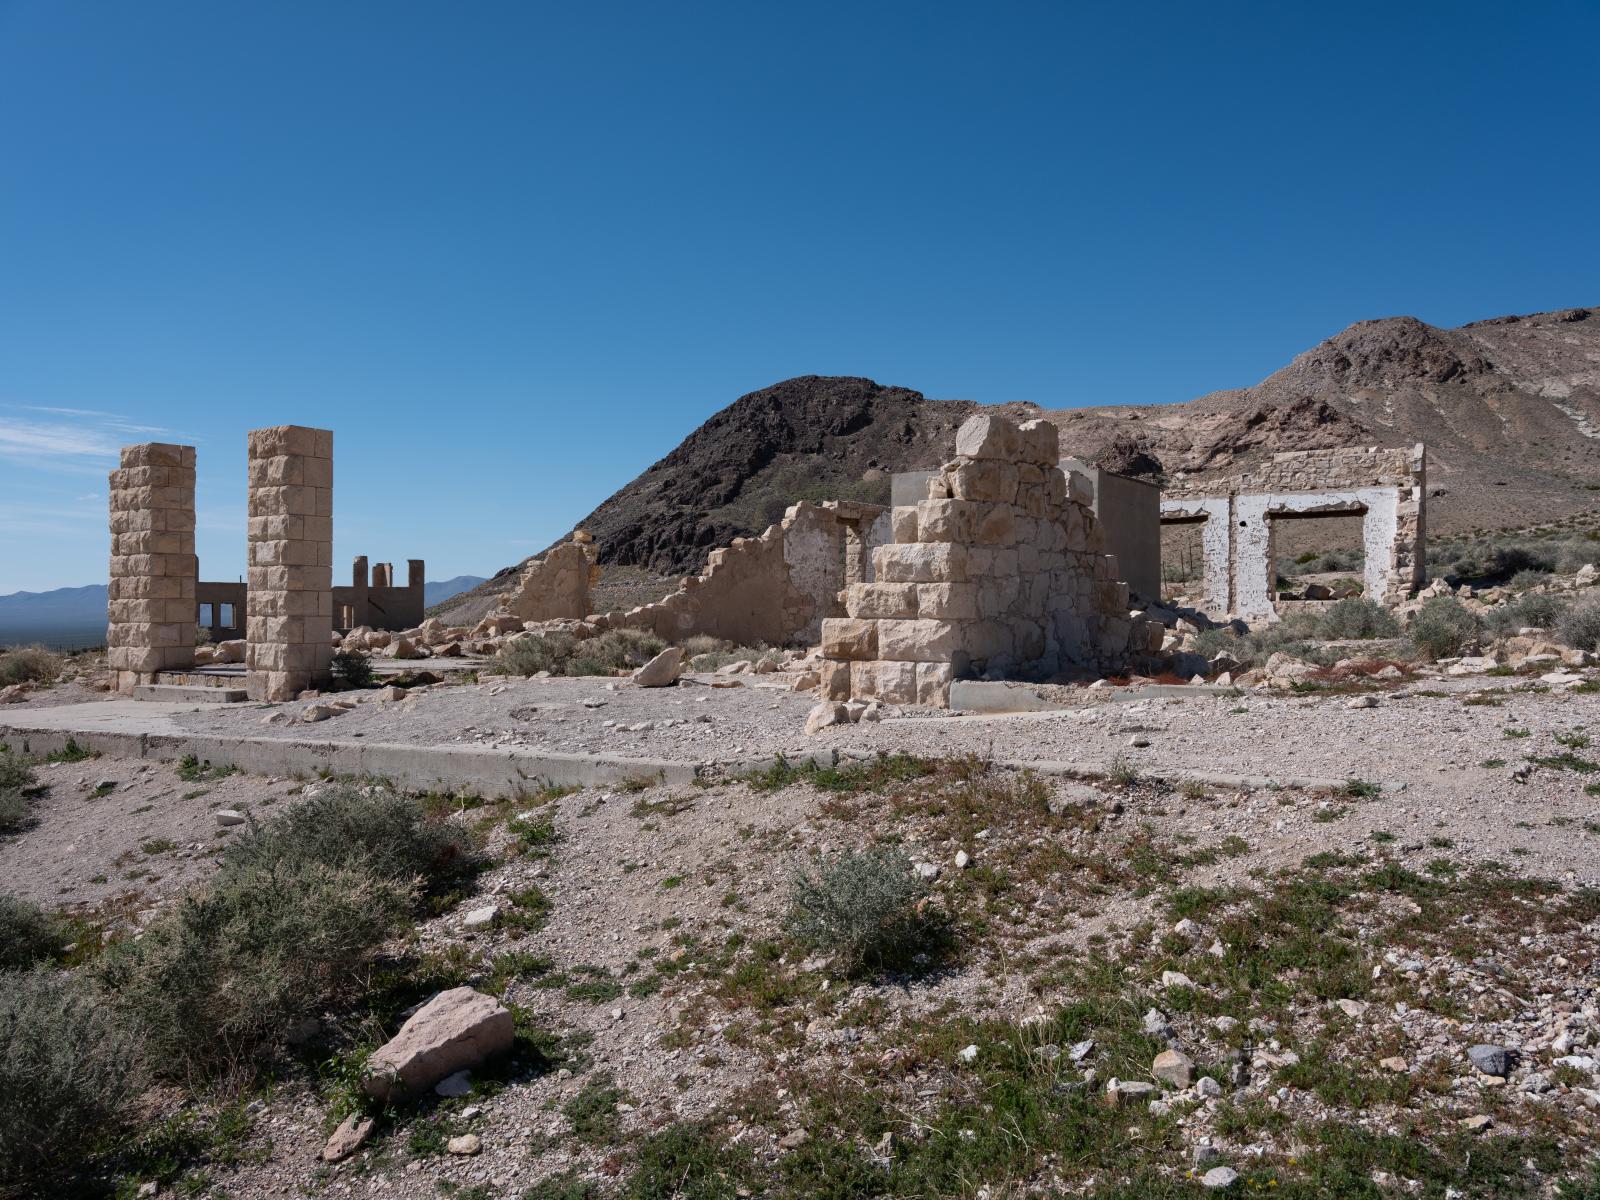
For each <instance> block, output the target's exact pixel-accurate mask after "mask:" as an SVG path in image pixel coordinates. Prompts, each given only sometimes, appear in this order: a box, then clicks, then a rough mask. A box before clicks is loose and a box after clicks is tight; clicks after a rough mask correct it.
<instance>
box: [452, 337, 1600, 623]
mask: <svg viewBox="0 0 1600 1200" xmlns="http://www.w3.org/2000/svg"><path fill="white" fill-rule="evenodd" d="M977 407H978V405H976V404H974V403H973V402H971V401H965V400H929V399H926V398H924V397H923V396H922V395H921V393H919V392H914V391H911V390H909V389H907V388H899V387H884V386H881V385H879V384H877V383H874V382H873V381H872V380H869V379H859V378H853V377H827V376H816V375H808V376H802V377H801V378H798V379H790V380H786V381H784V382H783V383H778V384H774V385H773V386H772V387H768V388H763V389H762V390H760V391H758V392H751V393H750V394H749V395H747V396H742V397H740V398H739V399H738V400H736V401H735V402H734V403H733V404H731V405H729V406H728V407H727V408H724V409H722V410H721V411H720V412H718V413H716V414H714V415H713V416H712V417H711V418H710V419H709V420H707V421H706V423H705V424H704V425H702V426H701V427H700V428H699V429H697V430H695V431H694V433H692V434H690V435H689V437H687V438H686V439H685V440H684V441H683V442H682V444H680V445H679V446H678V447H677V448H676V449H675V450H673V451H672V452H671V453H670V454H668V455H667V456H666V457H665V458H663V459H662V460H661V461H660V462H658V463H656V464H655V465H654V466H652V467H651V468H650V469H649V470H648V471H646V472H645V473H644V474H643V475H641V476H639V478H637V479H635V480H634V481H633V482H632V483H630V484H628V485H627V486H626V487H624V488H622V489H621V490H620V491H618V492H617V493H616V494H615V495H613V496H612V497H611V498H610V499H608V500H607V501H606V502H605V503H604V504H602V505H601V506H600V507H599V508H597V509H595V511H594V512H592V513H590V514H589V515H588V516H586V517H584V518H583V519H582V520H581V521H579V522H577V523H576V526H575V527H579V528H584V529H588V530H589V531H590V532H592V533H593V534H594V535H595V538H596V540H597V541H598V543H599V545H600V557H601V562H602V563H604V564H618V565H621V564H626V565H630V566H633V567H637V568H642V569H645V570H648V571H650V572H652V573H654V574H657V575H660V576H663V577H665V576H672V575H678V574H683V573H686V572H693V571H697V570H699V569H700V567H701V566H703V565H704V563H705V556H706V554H707V552H708V551H710V550H711V549H712V548H714V547H716V546H719V545H724V544H726V543H727V542H728V541H730V540H731V539H732V538H734V537H737V536H740V535H748V534H753V533H757V532H759V531H760V530H761V529H763V528H765V527H766V526H767V525H768V524H770V523H771V522H772V521H775V520H777V519H778V518H779V517H780V516H781V515H782V513H783V509H784V508H785V507H786V506H787V505H789V504H791V503H793V502H794V501H796V500H800V499H825V498H829V497H833V498H841V499H845V498H849V499H862V500H876V501H880V502H881V501H884V500H885V499H886V497H887V495H888V475H889V474H890V473H892V472H894V471H901V470H913V469H918V468H927V467H932V466H936V465H937V464H938V463H939V462H940V461H942V460H943V458H944V457H945V456H946V455H948V454H949V452H950V447H951V444H952V434H953V431H954V429H955V428H956V426H957V425H959V424H960V423H961V421H962V420H964V419H965V418H966V416H967V415H968V414H969V413H971V412H972V411H973V410H974V409H975V408H977ZM1004 407H1005V408H1006V410H1007V411H1012V412H1014V413H1015V414H1016V415H1018V416H1022V417H1028V416H1044V417H1048V418H1050V419H1051V420H1054V421H1056V422H1057V423H1058V424H1059V425H1060V427H1061V432H1062V448H1063V450H1064V451H1065V452H1067V453H1072V454H1076V455H1078V456H1080V457H1085V458H1090V459H1094V460H1097V461H1100V462H1102V463H1103V464H1104V465H1106V466H1107V467H1109V468H1111V469H1113V470H1120V471H1124V472H1129V473H1134V474H1147V475H1165V476H1177V475H1180V474H1181V475H1184V476H1189V477H1192V476H1198V477H1200V478H1206V477H1216V476H1221V475H1224V474H1227V473H1230V472H1233V471H1237V470H1239V469H1240V468H1241V467H1242V466H1243V465H1245V464H1246V463H1248V462H1249V461H1250V460H1251V459H1253V458H1255V457H1259V456H1262V455H1268V454H1271V453H1273V452H1275V451H1279V450H1301V449H1314V448H1320V447H1328V446H1340V445H1352V444H1358V445H1407V444H1409V443H1412V442H1417V441H1421V442H1426V443H1427V445H1428V449H1429V467H1430V479H1429V483H1430V490H1431V491H1432V492H1433V493H1434V495H1433V497H1432V500H1431V505H1432V507H1431V511H1430V525H1431V527H1432V530H1433V531H1434V532H1442V533H1451V532H1464V531H1467V530H1471V529H1480V528H1505V527H1516V526H1520V525H1526V524H1529V523H1532V522H1534V521H1545V520H1553V519H1556V518H1559V517H1562V516H1565V515H1568V514H1571V513H1574V512H1578V511H1583V510H1586V509H1588V508H1591V507H1593V506H1594V504H1595V502H1596V491H1595V490H1594V489H1595V488H1596V487H1600V310H1591V309H1585V308H1577V309H1566V310H1563V311H1560V312H1550V313H1536V314H1533V315H1530V316H1521V317H1499V318H1495V319H1493V320H1488V321H1478V322H1474V323H1473V324H1470V325H1465V326H1462V327H1461V328H1459V329H1441V328H1437V327H1435V326H1432V325H1428V324H1425V323H1424V322H1422V321H1419V320H1417V319H1416V318H1414V317H1390V318H1386V319H1383V320H1377V321H1361V322H1358V323H1356V324H1355V325H1352V326H1350V327H1349V328H1348V329H1346V330H1344V331H1343V332H1341V333H1338V334H1335V335H1334V336H1333V337H1331V338H1329V339H1327V340H1326V341H1324V342H1322V343H1320V344H1318V345H1317V346H1314V347H1312V348H1311V349H1310V350H1307V351H1306V352H1305V353H1303V354H1301V355H1299V356H1298V357H1296V358H1295V359H1294V360H1292V361H1291V362H1290V363H1289V364H1288V365H1287V366H1285V367H1283V368H1282V369H1281V370H1279V371H1276V372H1274V373H1273V374H1272V375H1270V376H1268V377H1267V378H1266V379H1265V380H1263V381H1262V382H1261V383H1259V384H1257V385H1256V386H1254V387H1248V388H1241V389H1234V390H1229V391H1222V392H1213V393H1211V394H1210V395H1206V396H1202V397H1200V398H1199V399H1197V400H1191V401H1189V402H1187V403H1182V404H1170V403H1164V404H1149V405H1135V406H1126V405H1123V406H1115V407H1101V408H1074V409H1051V408H1047V407H1040V406H1037V405H1031V404H1012V405H1007V406H1004ZM514 571H515V567H508V568H506V569H505V571H502V572H501V573H500V574H499V575H498V576H496V577H495V578H494V579H492V580H490V581H489V582H488V583H487V584H485V585H483V587H481V588H479V589H475V591H474V593H470V594H469V595H472V596H473V597H475V599H476V601H477V607H480V608H481V607H486V605H487V602H488V600H489V598H490V597H491V595H492V594H493V593H496V592H499V591H503V590H504V589H505V588H507V587H509V586H510V584H511V582H512V580H513V578H514V575H513V573H514Z"/></svg>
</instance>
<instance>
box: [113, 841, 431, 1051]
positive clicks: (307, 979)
mask: <svg viewBox="0 0 1600 1200" xmlns="http://www.w3.org/2000/svg"><path fill="white" fill-rule="evenodd" d="M413 899H414V889H413V887H411V886H408V885H406V884H402V883H399V882H397V881H395V880H392V879H381V878H378V877H375V876H373V875H371V874H367V873H365V872H363V871H361V870H359V869H352V868H349V867H339V866H333V865H329V864H327V863H322V862H316V861H306V860H299V861H281V862H277V863H273V864H270V865H268V864H256V863H250V864H246V865H242V866H233V867H231V868H225V869H224V870H223V872H222V873H221V874H220V875H219V876H218V878H217V880H216V882H215V883H214V884H213V885H212V887H211V889H210V890H209V891H208V892H206V893H203V894H201V895H198V896H190V897H186V898H185V899H184V900H183V901H181V902H180V903H179V904H178V905H177V907H176V908H174V909H172V910H171V911H169V912H168V913H166V914H165V915H164V916H162V917H160V918H158V919H157V920H156V921H155V922H153V923H152V924H151V925H150V926H149V927H148V928H147V929H146V930H145V931H144V933H143V935H142V936H141V937H140V938H138V939H137V940H128V941H122V942H118V943H116V944H115V945H113V946H112V947H111V948H110V950H108V951H107V953H106V955H105V957H104V958H103V960H102V961H101V963H100V965H99V977H100V980H101V982H102V983H103V984H104V986H105V987H106V988H107V990H108V991H109V993H110V994H111V998H112V1004H113V1006H114V1008H115V1010H116V1011H117V1012H118V1013H119V1014H121V1015H122V1016H123V1017H124V1018H125V1019H126V1021H127V1023H128V1025H129V1026H130V1027H131V1028H133V1029H135V1030H137V1031H138V1033H139V1035H140V1036H141V1037H142V1039H143V1040H144V1042H145V1043H146V1045H147V1046H148V1047H149V1048H150V1050H151V1051H152V1052H153V1054H154V1055H155V1057H156V1059H157V1061H159V1062H160V1063H161V1064H162V1065H163V1067H164V1068H165V1070H166V1071H167V1072H168V1073H170V1074H172V1075H174V1076H177V1077H179V1078H183V1077H187V1076H191V1075H214V1074H222V1073H231V1074H240V1075H244V1076H246V1077H248V1076H250V1075H252V1074H253V1073H254V1072H255V1070H256V1069H257V1068H258V1067H259V1065H260V1064H261V1061H262V1060H263V1059H265V1058H267V1057H269V1056H270V1054H271V1053H272V1051H274V1050H275V1049H276V1048H277V1047H278V1046H279V1045H281V1043H282V1042H283V1040H284V1039H285V1038H286V1036H287V1034H288V1032H289V1031H290V1030H291V1029H293V1028H295V1027H296V1026H297V1025H299V1024H301V1023H302V1022H304V1021H305V1020H307V1019H308V1018H312V1017H316V1016H317V1015H319V1014H320V1013H321V1012H322V1011H323V1009H324V1008H325V1007H326V1006H327V1005H329V1004H332V1003H337V1002H339V1001H342V1000H348V999H350V998H352V997H353V996H354V995H356V994H358V993H359V991H360V989H361V986H362V982H363V978H364V976H363V967H364V966H365V964H366V962H367V960H368V958H369V956H370V955H371V953H372V951H373V950H375V949H376V948H377V947H378V946H379V945H380V944H381V943H382V942H383V941H384V940H385V939H387V938H388V937H390V936H391V935H392V934H394V933H395V932H397V931H398V929H399V928H400V927H401V926H402V925H403V924H404V923H405V921H406V917H407V914H408V913H409V911H410V908H411V904H412V901H413Z"/></svg>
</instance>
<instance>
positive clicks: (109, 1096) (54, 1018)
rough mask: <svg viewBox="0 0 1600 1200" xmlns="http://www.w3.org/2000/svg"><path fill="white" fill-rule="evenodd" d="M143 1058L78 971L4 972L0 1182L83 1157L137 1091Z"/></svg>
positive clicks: (16, 1181)
mask: <svg viewBox="0 0 1600 1200" xmlns="http://www.w3.org/2000/svg"><path fill="white" fill-rule="evenodd" d="M142 1061H143V1060H142V1058H141V1055H140V1050H139V1046H138V1045H137V1043H136V1042H135V1040H134V1039H133V1037H132V1036H131V1035H130V1034H129V1033H128V1032H127V1031H126V1030H125V1029H124V1028H122V1027H121V1026H120V1025H119V1024H118V1023H117V1022H116V1020H115V1019H114V1016H113V1013H112V1011H111V1010H110V1009H108V1008H107V1007H106V1006H104V1005H103V1004H101V1003H100V1002H99V1001H98V999H97V998H96V997H95V996H94V995H93V994H92V993H91V992H90V991H89V990H88V989H86V988H85V987H84V986H82V984H81V983H80V982H79V981H77V980H75V979H74V978H73V977H71V976H70V975H66V974H64V973H62V972H56V971H16V972H5V973H0V1189H4V1188H7V1187H11V1186H14V1185H20V1184H25V1183H29V1182H30V1181H34V1182H37V1181H39V1180H40V1179H42V1178H43V1177H44V1176H46V1175H47V1174H49V1173H50V1172H53V1171H58V1170H65V1169H70V1168H72V1167H75V1166H77V1165H78V1164H79V1163H80V1162H81V1161H82V1159H83V1157H84V1156H85V1154H86V1152H87V1151H88V1150H90V1149H91V1148H93V1147H94V1146H95V1144H96V1143H97V1142H99V1141H100V1140H101V1139H102V1138H103V1137H104V1136H105V1134H106V1131H107V1130H108V1129H109V1128H111V1127H112V1126H113V1125H114V1124H115V1122H116V1121H117V1119H118V1117H119V1115H120V1114H121V1113H122V1112H123V1110H124V1109H125V1107H126V1106H127V1104H128V1103H129V1102H130V1101H131V1100H132V1099H133V1097H134V1096H136V1095H137V1094H138V1092H139V1090H140V1087H141V1084H142V1080H143V1071H142V1067H141V1063H142ZM30 1194H37V1195H48V1194H53V1193H51V1192H50V1191H49V1190H48V1189H45V1188H44V1187H42V1186H41V1187H40V1188H39V1190H38V1191H36V1192H31V1193H30Z"/></svg>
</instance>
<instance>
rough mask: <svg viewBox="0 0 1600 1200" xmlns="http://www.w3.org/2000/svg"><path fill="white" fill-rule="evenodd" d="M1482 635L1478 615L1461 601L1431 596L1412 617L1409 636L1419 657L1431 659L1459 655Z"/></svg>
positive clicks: (1450, 597)
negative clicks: (1420, 655)
mask: <svg viewBox="0 0 1600 1200" xmlns="http://www.w3.org/2000/svg"><path fill="white" fill-rule="evenodd" d="M1480 632H1481V624H1480V622H1479V620H1478V616H1477V614H1476V613H1474V612H1473V611H1472V610H1471V609H1469V608H1467V607H1466V606H1465V605H1464V604H1462V603H1461V601H1459V600H1457V599H1456V598H1455V597H1454V596H1430V597H1429V598H1428V599H1427V600H1425V601H1423V603H1422V607H1421V608H1420V609H1419V610H1418V611H1417V614H1416V616H1414V617H1412V618H1411V628H1410V629H1408V630H1407V631H1406V635H1407V637H1409V638H1410V640H1411V644H1412V645H1413V646H1415V647H1416V648H1417V651H1418V652H1419V653H1420V654H1422V655H1423V656H1424V657H1425V658H1427V659H1429V660H1432V659H1439V658H1448V657H1450V656H1451V655H1454V654H1460V653H1461V651H1462V650H1463V649H1465V648H1466V646H1467V645H1468V644H1469V643H1470V642H1472V641H1474V640H1476V639H1477V637H1478V635H1479V633H1480Z"/></svg>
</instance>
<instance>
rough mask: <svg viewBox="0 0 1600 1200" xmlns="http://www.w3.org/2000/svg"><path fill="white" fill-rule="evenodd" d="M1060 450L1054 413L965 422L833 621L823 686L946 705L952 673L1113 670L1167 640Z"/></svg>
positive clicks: (1038, 674) (828, 690)
mask: <svg viewBox="0 0 1600 1200" xmlns="http://www.w3.org/2000/svg"><path fill="white" fill-rule="evenodd" d="M1059 459H1060V454H1059V447H1058V435H1057V432H1056V427H1055V426H1054V425H1052V424H1050V423H1049V422H1047V421H1030V422H1028V423H1026V424H1024V425H1022V426H1020V427H1019V426H1018V425H1016V424H1014V423H1013V422H1011V421H1009V420H1007V419H1005V418H1004V417H999V416H987V415H980V416H975V417H971V418H969V419H968V420H967V421H966V423H965V424H963V425H962V426H961V428H960V430H959V431H958V432H957V434H956V457H955V459H954V460H952V461H951V462H949V463H946V464H945V465H944V467H942V468H941V469H940V470H939V471H938V472H937V473H936V474H934V475H933V476H932V477H931V478H930V479H929V482H928V498H927V499H925V500H922V501H920V502H918V503H917V504H916V505H915V506H911V505H906V506H897V507H896V508H895V509H894V513H893V518H892V520H893V529H894V535H895V540H894V542H893V543H892V544H889V545H883V546H879V547H878V548H877V549H876V550H875V551H874V552H873V562H874V568H875V574H876V579H875V580H874V581H873V582H870V583H858V584H852V585H851V586H850V587H849V588H848V589H847V591H846V599H845V607H846V611H847V615H846V616H845V617H842V618H829V619H827V620H824V621H823V623H822V653H823V656H824V658H825V659H826V660H827V661H826V663H825V666H824V671H823V679H822V692H823V695H824V696H825V698H827V699H831V700H846V699H850V698H856V699H869V698H874V697H875V698H878V699H882V700H885V701H888V702H890V703H898V704H912V703H916V704H928V705H937V706H943V705H947V704H948V703H949V696H950V683H951V681H952V680H954V679H958V678H965V677H971V676H978V675H987V676H989V677H992V678H1007V677H1023V678H1047V677H1050V676H1054V675H1058V674H1061V673H1064V672H1072V671H1084V672H1094V673H1107V672H1113V671H1117V670H1121V669H1125V668H1126V667H1127V666H1128V664H1129V662H1130V659H1131V658H1134V657H1138V656H1142V655H1144V654H1146V653H1148V652H1149V651H1151V650H1152V649H1154V648H1156V646H1159V629H1158V628H1157V627H1155V626H1154V625H1150V624H1147V623H1145V622H1143V621H1138V622H1136V621H1135V620H1134V619H1133V618H1132V617H1131V616H1130V614H1129V611H1128V587H1127V584H1126V583H1123V582H1121V581H1119V579H1118V578H1117V564H1116V558H1115V556H1113V555H1109V554H1106V553H1105V544H1104V535H1103V532H1102V530H1101V528H1100V526H1099V523H1098V521H1097V520H1096V519H1095V515H1094V512H1093V511H1092V510H1091V509H1090V507H1089V505H1088V495H1087V493H1086V492H1084V491H1083V490H1082V489H1081V487H1079V488H1076V489H1075V488H1074V487H1073V486H1072V485H1071V484H1070V483H1069V481H1068V478H1067V476H1066V475H1065V474H1063V472H1062V471H1061V469H1060V467H1059V465H1058V463H1059ZM1152 634H1155V639H1154V640H1155V646H1152V645H1151V642H1152V640H1153V639H1152Z"/></svg>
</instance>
